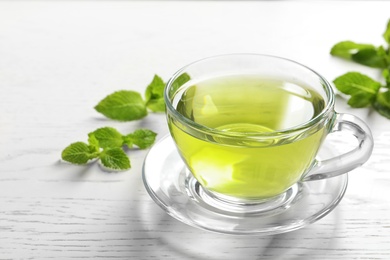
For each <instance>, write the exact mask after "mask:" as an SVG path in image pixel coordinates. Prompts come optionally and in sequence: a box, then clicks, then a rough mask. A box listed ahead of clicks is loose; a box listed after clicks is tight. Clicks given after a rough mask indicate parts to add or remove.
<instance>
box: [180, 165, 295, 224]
mask: <svg viewBox="0 0 390 260" xmlns="http://www.w3.org/2000/svg"><path fill="white" fill-rule="evenodd" d="M183 171H184V172H183V173H182V174H183V175H184V176H186V178H185V180H184V182H185V188H186V192H187V194H188V197H189V198H191V199H192V200H194V201H195V202H196V203H198V204H199V205H201V206H202V207H204V208H207V209H209V210H212V211H214V212H221V213H224V214H229V215H237V216H239V215H242V214H245V215H259V214H260V215H274V214H277V213H278V212H280V211H283V210H286V209H287V208H288V207H290V206H291V203H292V202H293V201H294V200H296V199H298V197H297V195H298V194H299V186H300V185H299V183H297V184H294V185H293V186H291V187H290V188H289V189H288V190H287V191H285V192H283V193H282V194H279V195H277V196H274V197H272V198H267V199H257V200H256V199H250V200H249V199H238V198H233V197H229V196H225V195H223V194H218V193H215V192H211V191H208V190H206V189H204V188H203V187H202V185H201V184H200V183H199V182H198V181H197V180H196V179H195V178H194V177H193V176H192V174H191V172H190V171H189V170H188V169H187V168H184V169H183Z"/></svg>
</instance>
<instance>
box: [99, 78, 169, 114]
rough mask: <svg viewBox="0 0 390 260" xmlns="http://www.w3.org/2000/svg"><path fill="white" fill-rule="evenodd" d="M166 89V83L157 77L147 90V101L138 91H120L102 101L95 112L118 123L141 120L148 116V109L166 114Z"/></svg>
mask: <svg viewBox="0 0 390 260" xmlns="http://www.w3.org/2000/svg"><path fill="white" fill-rule="evenodd" d="M164 87H165V83H164V81H163V80H162V79H161V78H160V77H159V76H157V75H155V76H154V78H153V80H152V82H151V83H150V84H149V85H148V87H147V88H146V91H145V100H144V99H143V98H142V95H141V94H140V93H139V92H137V91H133V90H120V91H116V92H114V93H112V94H110V95H108V96H106V97H105V98H104V99H102V100H101V101H100V102H99V103H98V104H97V105H96V106H95V110H96V111H97V112H99V113H101V114H103V115H104V116H106V117H108V118H110V119H113V120H118V121H133V120H139V119H141V118H144V117H145V116H147V114H148V109H149V110H151V111H153V112H165V103H164Z"/></svg>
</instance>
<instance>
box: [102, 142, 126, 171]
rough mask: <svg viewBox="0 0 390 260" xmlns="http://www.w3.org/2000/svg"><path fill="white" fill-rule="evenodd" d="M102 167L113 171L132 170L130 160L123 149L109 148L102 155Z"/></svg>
mask: <svg viewBox="0 0 390 260" xmlns="http://www.w3.org/2000/svg"><path fill="white" fill-rule="evenodd" d="M100 161H101V163H102V165H103V166H104V167H106V168H108V169H112V170H127V169H130V167H131V165H130V160H129V157H128V156H127V155H126V153H125V152H124V151H123V150H122V148H119V147H116V148H107V149H105V150H103V152H102V153H101V154H100Z"/></svg>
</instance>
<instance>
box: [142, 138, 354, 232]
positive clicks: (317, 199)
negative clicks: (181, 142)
mask: <svg viewBox="0 0 390 260" xmlns="http://www.w3.org/2000/svg"><path fill="white" fill-rule="evenodd" d="M325 143H326V142H325ZM329 154H331V153H330V149H329V148H327V147H326V144H325V145H324V147H323V148H322V149H321V153H320V157H321V158H322V157H325V158H326V157H328V156H329ZM143 181H144V184H145V187H146V190H147V191H148V193H149V195H150V196H151V197H152V198H153V200H154V201H155V202H156V203H157V204H158V205H159V206H160V207H161V208H162V209H164V210H165V211H166V212H167V213H168V214H169V215H171V216H172V217H174V218H176V219H178V220H179V221H181V222H183V223H186V224H188V225H191V226H194V227H197V228H201V229H204V230H209V231H214V232H219V233H226V234H237V235H274V234H280V233H284V232H289V231H293V230H297V229H300V228H302V227H305V226H306V225H309V224H311V223H313V222H315V221H317V220H319V219H321V218H322V217H324V216H326V215H327V214H328V213H329V212H331V211H332V210H333V209H334V208H335V207H336V206H337V204H338V203H339V202H340V200H341V199H342V197H343V196H344V193H345V191H346V188H347V183H348V175H347V173H345V174H342V175H340V176H337V177H333V178H329V179H323V180H317V181H307V182H300V183H298V184H297V185H295V186H294V187H292V188H291V189H290V190H289V191H287V192H286V194H289V195H286V196H287V199H286V201H285V203H282V206H280V207H276V208H272V207H271V208H270V209H269V210H266V211H263V210H261V211H256V208H254V207H255V206H254V205H248V207H247V208H248V210H244V211H243V210H242V208H240V209H241V210H236V209H235V208H234V205H233V206H231V207H229V205H222V204H220V203H218V202H217V203H214V201H213V200H212V198H210V197H209V196H205V192H204V191H203V190H202V187H201V186H200V185H199V184H198V182H197V181H196V180H195V179H194V178H193V177H192V176H191V174H189V171H188V170H187V168H186V166H185V165H184V162H183V161H182V159H181V157H180V155H179V154H178V152H177V150H176V146H175V144H174V142H173V140H172V138H171V136H169V135H168V136H166V137H164V138H163V139H161V140H160V141H159V142H158V143H156V144H155V145H154V146H153V147H152V148H151V150H150V151H149V153H148V155H147V156H146V159H145V161H144V166H143Z"/></svg>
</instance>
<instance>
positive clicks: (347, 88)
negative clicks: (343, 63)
mask: <svg viewBox="0 0 390 260" xmlns="http://www.w3.org/2000/svg"><path fill="white" fill-rule="evenodd" d="M333 83H334V84H335V86H336V88H337V89H338V90H339V91H341V92H342V93H344V94H347V95H350V96H351V98H350V99H349V101H348V104H349V105H350V106H351V107H365V106H367V105H369V104H370V103H371V102H373V101H374V100H375V96H376V94H377V92H378V90H379V88H380V87H381V84H380V83H379V82H377V81H375V80H373V79H371V78H370V77H368V76H366V75H363V74H361V73H359V72H349V73H346V74H344V75H342V76H340V77H338V78H336V79H335V80H334V81H333Z"/></svg>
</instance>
